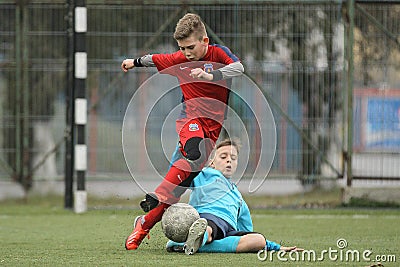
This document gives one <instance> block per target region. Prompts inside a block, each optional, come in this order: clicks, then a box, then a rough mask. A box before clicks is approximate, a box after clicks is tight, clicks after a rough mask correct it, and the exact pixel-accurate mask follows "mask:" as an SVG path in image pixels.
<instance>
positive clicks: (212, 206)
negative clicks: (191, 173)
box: [189, 168, 253, 232]
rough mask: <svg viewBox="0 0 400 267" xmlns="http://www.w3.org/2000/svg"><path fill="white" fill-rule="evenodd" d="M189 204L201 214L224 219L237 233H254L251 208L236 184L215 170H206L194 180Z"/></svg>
mask: <svg viewBox="0 0 400 267" xmlns="http://www.w3.org/2000/svg"><path fill="white" fill-rule="evenodd" d="M191 187H192V188H191V189H192V190H193V192H192V193H191V194H190V200H189V204H190V205H192V206H193V207H194V208H195V209H196V210H197V211H198V212H199V213H210V214H213V215H215V216H218V217H219V218H222V219H224V220H225V221H226V222H228V223H229V224H230V225H231V226H232V227H233V228H234V229H235V230H237V231H247V232H252V231H253V222H252V220H251V217H250V211H249V207H248V206H247V204H246V202H245V201H244V199H243V197H242V194H241V193H240V192H239V190H238V188H237V186H236V184H234V183H233V182H232V181H231V179H229V178H226V177H225V176H223V174H222V173H221V172H220V171H218V170H215V169H213V168H204V169H203V170H202V171H201V172H200V173H199V175H197V176H196V178H194V180H193V182H192V184H191Z"/></svg>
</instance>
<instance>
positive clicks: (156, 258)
mask: <svg viewBox="0 0 400 267" xmlns="http://www.w3.org/2000/svg"><path fill="white" fill-rule="evenodd" d="M0 214H1V215H0V233H1V244H0V266H174V267H175V266H247V267H249V266H371V265H373V264H375V263H376V262H375V259H378V258H379V259H380V262H381V263H382V264H383V265H384V266H399V262H400V252H399V251H400V242H399V240H400V226H399V222H400V211H399V210H395V209H386V210H382V209H381V210H375V209H311V210H307V209H299V210H295V209H292V210H291V209H282V210H281V209H267V210H253V220H254V225H255V230H256V231H259V232H261V233H263V234H265V235H266V237H267V238H268V239H270V240H272V241H277V242H281V243H282V244H284V245H297V246H299V247H302V248H305V249H306V251H305V253H301V254H300V253H299V254H285V255H280V254H277V253H274V254H265V253H261V254H259V255H258V256H257V254H256V253H254V254H251V253H249V254H202V253H197V254H195V255H192V256H187V255H185V254H177V253H168V252H166V250H165V248H164V247H165V243H166V241H167V239H166V238H165V237H164V236H163V234H162V231H161V228H160V224H158V225H157V226H156V227H155V228H154V229H153V231H152V232H151V238H150V240H147V239H146V241H144V243H142V245H141V246H140V247H139V249H138V250H137V251H126V250H125V248H124V239H125V238H126V236H127V235H128V234H129V233H130V231H131V230H132V228H131V225H130V224H131V222H132V220H133V219H134V217H135V216H136V215H138V214H140V211H139V210H127V209H117V208H115V209H114V208H108V209H101V210H100V209H99V210H98V209H91V210H89V212H87V213H85V214H81V215H77V214H74V213H73V212H71V211H68V210H64V209H63V208H62V200H61V199H56V201H54V200H52V201H48V202H43V203H39V204H38V203H34V204H20V203H17V202H15V201H7V202H3V203H0ZM339 239H340V240H339ZM338 240H339V242H338Z"/></svg>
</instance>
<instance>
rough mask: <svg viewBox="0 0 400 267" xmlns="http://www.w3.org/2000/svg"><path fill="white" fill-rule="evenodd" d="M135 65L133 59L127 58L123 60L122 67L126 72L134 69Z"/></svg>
mask: <svg viewBox="0 0 400 267" xmlns="http://www.w3.org/2000/svg"><path fill="white" fill-rule="evenodd" d="M133 67H135V65H133V59H131V58H127V59H125V60H124V61H122V64H121V69H122V70H123V71H124V72H128V70H130V69H132V68H133Z"/></svg>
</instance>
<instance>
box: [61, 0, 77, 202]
mask: <svg viewBox="0 0 400 267" xmlns="http://www.w3.org/2000/svg"><path fill="white" fill-rule="evenodd" d="M67 19H68V29H67V34H68V45H67V46H68V47H67V51H68V61H67V88H66V107H67V110H66V124H67V126H66V129H67V133H66V141H65V177H64V182H65V194H64V207H65V208H66V209H72V208H73V207H74V195H73V193H74V192H73V184H74V142H75V132H74V128H75V124H74V119H73V118H74V117H73V116H74V72H73V70H74V0H69V1H68V16H67Z"/></svg>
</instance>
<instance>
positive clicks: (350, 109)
mask: <svg viewBox="0 0 400 267" xmlns="http://www.w3.org/2000/svg"><path fill="white" fill-rule="evenodd" d="M347 12H348V16H349V24H348V29H347V35H348V38H347V51H348V52H347V66H348V67H347V155H346V160H347V161H346V169H347V186H348V187H350V186H351V184H352V179H353V165H352V158H353V75H354V55H353V47H354V0H348V1H347Z"/></svg>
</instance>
